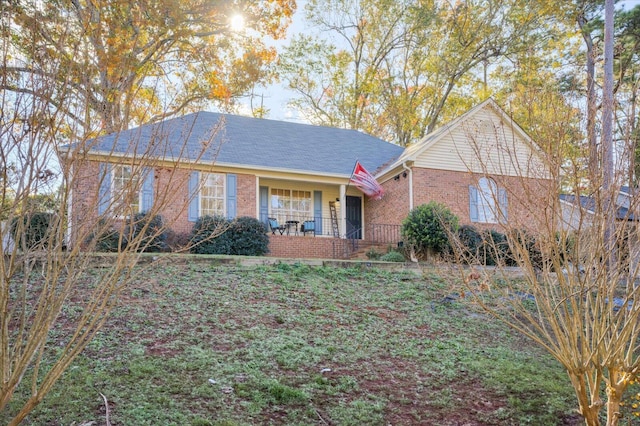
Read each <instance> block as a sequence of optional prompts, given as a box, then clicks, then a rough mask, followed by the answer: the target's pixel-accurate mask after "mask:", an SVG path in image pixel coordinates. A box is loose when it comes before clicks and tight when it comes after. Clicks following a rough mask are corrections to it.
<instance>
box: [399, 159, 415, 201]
mask: <svg viewBox="0 0 640 426" xmlns="http://www.w3.org/2000/svg"><path fill="white" fill-rule="evenodd" d="M402 168H403V169H405V170H406V171H407V172H409V211H411V210H413V169H412V168H411V167H407V162H406V161H404V162H403V163H402Z"/></svg>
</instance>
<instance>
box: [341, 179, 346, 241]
mask: <svg viewBox="0 0 640 426" xmlns="http://www.w3.org/2000/svg"><path fill="white" fill-rule="evenodd" d="M340 238H347V187H346V186H345V185H340Z"/></svg>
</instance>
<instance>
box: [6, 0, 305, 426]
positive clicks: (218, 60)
mask: <svg viewBox="0 0 640 426" xmlns="http://www.w3.org/2000/svg"><path fill="white" fill-rule="evenodd" d="M294 8H295V2H294V1H291V0H263V1H259V2H249V1H230V2H211V1H204V0H193V1H188V0H180V1H178V0H140V1H136V2H131V1H121V0H108V1H107V0H48V1H40V0H10V1H3V2H0V33H1V35H2V36H1V37H0V88H1V89H2V90H0V172H1V173H2V175H1V178H2V184H3V185H2V191H0V205H1V206H2V208H1V210H2V211H1V213H2V218H3V220H5V221H6V222H5V223H3V226H1V227H0V251H2V254H3V257H2V261H0V411H4V410H8V411H9V412H10V413H11V414H10V416H11V418H10V419H8V421H9V424H10V425H18V424H20V423H21V422H22V421H23V420H24V419H25V418H26V417H27V416H28V414H29V413H30V412H31V411H32V410H33V409H34V408H35V407H36V406H37V405H38V404H39V403H40V402H41V401H42V399H43V398H45V397H46V395H47V393H48V392H49V391H50V390H51V388H52V387H53V386H54V385H55V383H56V382H57V381H58V379H59V378H60V377H61V376H62V374H64V372H65V371H66V370H67V369H68V368H69V366H70V365H71V364H72V363H73V362H74V360H75V359H76V358H77V357H78V355H79V354H80V353H81V352H82V351H83V350H84V349H85V348H86V346H87V345H88V344H89V342H91V340H92V338H93V337H94V336H95V335H96V333H98V332H99V330H100V329H101V327H102V325H103V324H104V322H105V320H106V318H107V317H108V315H109V313H110V312H111V310H112V309H113V308H114V307H115V306H116V304H117V301H118V299H119V297H120V294H121V292H122V290H123V289H124V288H126V286H127V284H128V283H130V282H131V279H132V278H134V277H135V276H136V274H139V273H140V271H141V269H140V268H141V266H140V265H139V263H138V261H139V260H140V256H141V253H142V252H143V251H145V250H147V249H151V248H153V247H152V241H154V240H155V239H156V238H159V237H161V236H162V235H164V233H165V232H167V229H169V228H170V227H171V224H172V221H173V220H175V218H171V217H167V216H166V215H165V216H163V217H162V218H161V219H162V220H160V217H159V215H160V214H161V213H163V212H164V210H163V209H164V207H166V206H168V205H171V206H172V207H175V208H176V209H177V210H180V208H181V206H180V203H183V204H184V200H178V198H179V197H177V196H176V194H175V193H171V192H169V191H168V190H167V189H166V188H169V187H171V185H170V184H167V187H166V188H157V189H156V192H154V202H153V205H152V206H150V207H146V208H147V209H148V210H146V212H145V214H143V215H140V214H133V213H135V211H133V209H132V207H131V206H132V205H137V204H136V203H137V202H138V201H139V200H137V197H138V194H139V193H140V192H141V189H142V185H143V181H144V180H145V179H148V178H149V175H148V173H149V172H148V171H149V169H154V168H156V167H158V166H159V163H158V161H159V160H158V158H162V157H164V155H166V156H168V155H171V156H172V158H174V159H175V162H174V163H172V164H166V163H163V168H164V172H165V173H166V174H167V180H168V182H175V183H176V184H183V185H186V182H185V181H184V179H185V178H184V177H181V176H182V175H181V174H180V173H179V171H178V170H177V168H178V167H179V164H180V157H181V155H180V154H176V152H184V147H183V149H180V147H175V146H174V148H176V149H177V151H173V152H171V153H164V155H163V153H158V152H154V148H153V146H154V142H157V144H158V145H159V146H164V145H166V140H163V138H166V137H167V135H165V134H162V132H158V133H157V134H154V135H153V136H152V139H153V141H152V142H151V143H149V145H148V146H146V145H145V146H141V147H133V145H134V144H136V143H137V141H135V140H131V141H129V142H130V143H131V144H132V149H133V151H134V152H135V155H134V157H133V158H132V159H131V164H130V166H131V169H132V174H133V175H134V176H135V177H134V178H133V179H130V180H128V181H126V182H125V183H123V185H122V188H120V189H118V190H117V195H114V197H113V199H112V200H111V202H110V203H109V205H108V206H106V205H105V206H104V211H103V212H101V213H100V211H101V209H98V204H100V205H102V203H103V202H102V201H100V196H99V193H98V191H99V189H98V187H100V186H102V184H98V185H97V186H96V192H95V193H93V194H89V193H86V194H83V198H84V199H83V200H82V201H83V202H86V203H87V205H88V206H89V209H90V210H91V211H94V212H98V217H90V215H87V217H86V218H84V219H85V221H84V222H85V224H86V226H83V227H78V228H77V229H73V230H72V231H73V232H74V233H76V234H77V235H76V238H77V240H78V241H82V244H76V245H74V246H73V247H68V246H67V244H66V239H67V237H68V235H69V232H70V231H71V230H70V229H69V227H68V224H67V220H66V218H67V217H68V215H69V214H70V212H69V210H68V209H69V207H70V205H71V203H72V188H74V187H78V186H80V185H82V184H84V183H85V182H86V180H87V179H94V180H95V181H96V182H101V183H104V184H110V182H109V181H108V179H109V177H108V176H107V174H106V172H105V171H104V170H102V169H101V170H93V171H92V170H91V168H87V167H86V161H87V158H86V151H87V150H86V146H88V145H90V144H91V143H93V142H94V141H95V139H94V138H95V137H96V136H98V135H101V134H104V133H107V132H118V131H121V130H123V129H126V128H128V127H130V126H132V125H137V124H142V123H146V122H150V121H151V122H152V121H156V120H161V119H163V118H165V117H169V116H172V115H177V114H181V113H184V112H187V111H191V110H196V109H200V108H202V107H203V106H204V105H209V104H210V103H214V104H217V105H218V106H219V108H222V109H224V108H230V107H232V105H233V102H234V100H236V99H238V98H239V97H240V96H241V95H242V94H243V93H244V92H245V91H246V90H247V89H248V88H250V87H251V86H252V85H253V84H256V83H259V82H261V81H264V79H265V78H266V77H268V73H267V71H268V68H267V66H268V65H269V63H270V62H272V61H273V60H274V58H275V52H274V50H273V49H272V48H268V47H266V46H265V44H264V43H263V42H262V40H261V38H262V37H267V36H269V37H281V36H283V34H284V30H285V28H286V26H287V25H288V22H289V20H290V17H291V14H292V13H293V11H294ZM236 13H239V14H242V15H243V16H244V19H245V21H246V22H247V25H249V26H250V27H251V29H250V30H247V32H245V33H242V34H238V33H235V32H233V31H231V29H230V27H229V20H230V18H231V16H232V15H233V14H236ZM218 130H219V128H216V129H212V130H211V132H210V134H209V135H208V136H209V137H208V138H203V140H202V141H201V148H202V152H201V153H204V152H205V151H206V150H207V149H209V148H210V146H211V145H212V140H213V139H214V138H215V135H216V132H217V131H218ZM70 142H73V143H70ZM62 144H66V146H65V149H64V150H62V151H61V150H60V149H59V148H60V146H61V145H62ZM190 155H191V156H193V155H195V156H196V157H197V155H198V153H190ZM190 158H191V159H193V157H190ZM58 159H59V160H60V161H57V160H58ZM196 160H197V159H196ZM117 161H119V159H116V158H113V159H112V162H117ZM79 170H84V171H85V172H86V173H84V174H80V173H81V172H78V171H79ZM145 176H146V177H145ZM152 177H153V176H152ZM43 194H51V196H52V199H53V201H54V202H53V205H54V206H55V208H53V210H52V211H47V212H43V211H42V210H41V209H40V207H39V204H38V203H34V202H33V200H34V199H38V197H41V196H42V195H43ZM74 201H77V200H76V199H74ZM182 208H186V206H184V205H183V206H182ZM43 217H46V218H47V222H46V223H47V226H46V227H42V228H39V231H38V233H37V238H33V235H34V232H33V230H32V229H31V227H32V223H34V220H35V219H38V220H40V218H43ZM39 223H40V222H39ZM105 236H109V238H115V241H116V242H117V243H116V246H117V247H118V250H117V253H113V255H111V256H109V258H108V259H105V260H104V263H105V264H104V267H102V268H101V269H100V272H99V273H93V272H92V271H93V268H94V266H95V261H96V258H95V257H94V254H93V253H94V251H95V250H96V248H97V247H98V246H99V245H100V244H101V241H103V240H104V237H105ZM80 286H82V287H83V288H86V289H88V291H89V292H90V293H91V295H90V296H89V297H87V299H86V300H79V299H77V297H76V298H75V299H74V296H75V295H77V294H78V292H77V290H78V288H79V287H80ZM62 318H64V324H65V327H61V322H62V320H61V319H62ZM53 335H56V336H57V337H56V338H55V339H54V338H52V336H53ZM102 397H103V398H104V401H105V404H107V405H108V401H107V397H106V396H104V395H103V396H102ZM8 407H10V409H9V408H8ZM107 423H109V419H108V417H107Z"/></svg>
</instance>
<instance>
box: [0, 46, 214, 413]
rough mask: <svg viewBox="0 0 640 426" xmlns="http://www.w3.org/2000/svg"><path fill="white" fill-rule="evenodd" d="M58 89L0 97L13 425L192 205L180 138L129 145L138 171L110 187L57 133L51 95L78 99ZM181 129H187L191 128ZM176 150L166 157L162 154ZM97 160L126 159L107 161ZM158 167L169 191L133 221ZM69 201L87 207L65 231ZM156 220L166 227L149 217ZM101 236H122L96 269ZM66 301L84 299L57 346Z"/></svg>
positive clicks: (3, 329)
mask: <svg viewBox="0 0 640 426" xmlns="http://www.w3.org/2000/svg"><path fill="white" fill-rule="evenodd" d="M5 40H6V39H5ZM0 47H1V48H2V49H3V50H2V61H3V67H2V68H1V70H4V71H5V72H1V73H0V79H3V78H4V79H6V78H7V75H6V69H7V67H6V64H7V63H8V62H9V61H11V53H12V52H11V51H10V47H9V45H8V44H7V43H6V42H5V43H3V44H2V45H0ZM47 66H48V67H49V68H50V69H49V70H48V71H50V73H51V74H52V75H54V74H55V75H60V73H62V72H63V71H62V70H61V69H59V68H58V66H59V63H55V62H50V63H48V65H47ZM58 82H59V81H57V82H55V84H54V82H52V81H49V80H48V79H47V78H34V79H26V80H23V81H21V82H20V84H22V86H23V87H25V89H26V90H25V91H24V92H23V93H17V94H16V93H10V92H7V91H3V92H0V111H2V115H1V116H0V167H1V170H2V175H1V176H0V179H2V191H1V192H0V197H1V198H0V206H2V207H1V213H2V215H1V216H2V218H3V219H4V222H3V226H2V228H1V230H0V247H1V249H2V253H3V259H2V261H1V262H0V379H1V381H0V411H3V410H5V409H7V407H8V405H9V403H10V402H12V411H11V415H12V416H13V419H12V420H11V422H10V423H9V424H11V425H17V424H19V423H20V422H21V421H22V420H23V419H24V418H25V417H26V416H27V415H28V413H29V412H30V411H32V410H33V409H34V407H35V406H36V405H37V404H38V403H39V402H40V401H42V399H43V398H44V397H45V396H46V395H47V393H48V392H49V391H50V390H51V388H52V386H53V385H54V384H55V383H56V381H57V380H58V379H59V378H60V376H61V375H62V374H63V372H64V371H65V370H66V369H67V368H68V367H69V366H70V365H71V363H72V362H73V361H74V359H75V358H76V357H77V356H78V354H80V353H81V352H82V350H83V349H84V348H85V347H86V346H87V344H88V343H89V342H90V341H91V339H92V338H93V337H94V336H95V334H96V333H97V332H98V330H100V328H101V327H102V325H103V324H104V322H105V319H106V318H107V316H108V315H109V313H110V312H111V310H112V309H113V308H114V306H115V305H116V303H117V300H118V295H119V294H120V292H121V291H122V290H123V288H125V287H126V285H127V283H128V282H129V281H130V280H131V279H132V278H133V277H134V275H135V274H136V273H137V272H136V271H138V269H136V270H135V271H134V267H135V266H136V265H137V264H138V260H139V258H140V256H141V253H142V252H144V251H145V250H147V249H149V248H151V247H152V246H153V245H154V244H155V242H156V241H157V240H158V237H160V236H161V235H163V233H165V232H166V230H167V229H168V227H170V226H171V223H172V221H173V220H175V219H176V217H177V216H179V214H180V212H181V211H184V209H186V205H187V203H188V199H185V197H184V194H182V195H181V197H180V196H179V195H180V194H177V193H176V191H175V188H176V186H177V185H178V186H179V185H182V186H184V187H186V179H187V177H188V172H186V171H185V170H184V169H181V168H180V164H181V163H180V160H181V158H183V157H185V156H187V151H186V150H185V149H184V147H183V148H182V149H181V148H180V141H168V140H167V139H166V134H162V133H161V132H158V134H155V135H153V137H152V140H149V141H146V142H145V144H142V143H139V141H135V140H131V141H128V143H129V144H130V147H131V152H132V154H131V155H130V156H129V157H128V158H127V159H126V161H127V164H128V166H129V167H130V169H129V170H130V171H131V173H130V176H129V177H128V179H121V180H120V182H119V185H113V182H111V180H110V177H109V176H108V175H107V174H106V173H104V172H103V170H101V168H100V167H98V166H97V165H96V164H97V163H95V161H93V160H94V159H93V158H92V157H91V152H90V149H89V148H90V147H91V146H92V144H94V143H95V141H94V140H78V141H75V142H74V143H71V144H66V145H64V146H61V145H60V142H61V141H60V135H61V129H67V128H68V126H69V125H70V124H69V121H68V120H67V119H66V117H64V116H63V113H61V112H60V111H61V109H60V108H52V107H51V104H50V103H49V102H48V101H47V99H48V98H49V96H50V95H51V93H52V91H54V90H55V91H56V97H57V99H58V102H65V103H69V104H71V103H73V102H74V99H73V98H71V97H65V98H61V97H60V92H59V89H58V86H57V85H56V84H57V83H58ZM31 93H37V94H38V96H31ZM184 130H185V132H184V134H188V132H189V129H184ZM216 131H217V129H212V130H211V135H210V136H211V137H210V139H209V140H205V141H203V143H202V145H201V148H200V152H189V153H188V155H189V160H191V161H197V160H198V158H199V156H200V155H201V154H202V153H204V152H205V151H206V150H208V149H213V147H212V145H211V144H212V140H213V138H214V135H215V133H216ZM74 133H75V134H82V133H83V132H74ZM62 140H63V141H64V139H62ZM169 146H171V147H172V152H171V158H169V157H168V155H167V156H165V151H164V148H166V147H169ZM101 161H103V162H108V163H109V162H111V163H114V164H115V163H117V162H122V161H125V160H123V159H122V157H117V156H116V155H115V154H112V155H111V156H107V157H103V158H102V159H101ZM160 171H162V176H163V184H162V185H160V184H156V183H154V196H153V201H152V203H149V204H148V205H147V206H145V209H146V214H144V215H141V214H136V213H139V212H140V211H141V206H140V205H139V201H138V200H140V198H139V194H140V191H141V190H142V186H143V185H144V178H145V176H146V175H148V174H149V173H150V174H151V176H152V177H153V174H155V173H160ZM92 183H93V184H92ZM102 184H107V185H112V187H113V191H112V194H111V195H112V196H111V197H110V199H109V200H108V201H105V200H104V199H102V198H101V195H100V193H99V191H100V190H99V188H100V187H101V186H102ZM172 188H173V189H172ZM81 190H83V191H81ZM42 194H49V195H50V196H52V197H53V198H54V199H55V203H54V205H55V208H53V209H51V208H50V207H49V210H48V211H42V209H41V208H40V207H39V206H41V204H39V203H34V202H33V199H34V197H37V196H39V195H42ZM74 203H82V204H83V205H84V207H85V208H84V210H83V217H82V218H81V219H82V221H81V223H82V226H73V227H70V226H69V223H70V221H69V219H70V214H71V209H70V207H71V206H72V205H73V204H74ZM169 207H171V208H169ZM167 212H173V213H172V214H167ZM159 215H162V216H163V217H162V219H163V221H161V222H160V221H154V220H150V219H152V218H156V217H158V216H159ZM36 217H44V218H46V220H45V223H44V225H42V226H35V225H34V219H35V218H36ZM105 235H108V236H110V237H111V238H115V240H116V243H117V244H116V246H115V247H116V249H115V253H112V254H109V255H105V256H108V257H107V258H106V260H105V261H104V262H101V268H100V270H99V272H96V271H95V270H93V269H92V268H93V265H94V264H95V259H96V256H95V253H94V250H95V248H96V246H97V245H98V244H100V242H101V240H102V238H103V237H104V236H105ZM80 286H82V287H84V288H89V289H91V293H90V294H91V295H90V297H89V298H87V299H86V300H80V301H79V300H73V301H72V300H71V299H72V298H73V297H76V296H75V295H76V294H77V292H76V289H78V288H79V287H80ZM70 304H74V306H78V304H79V305H80V306H81V307H82V310H81V312H79V313H78V314H77V315H75V316H74V315H67V314H64V315H65V318H64V322H65V328H64V330H61V334H59V335H58V337H56V338H55V339H54V338H53V333H54V331H55V330H56V329H59V327H60V322H61V320H62V319H61V315H63V311H64V309H65V307H67V306H70ZM58 331H60V330H58ZM16 407H17V408H16Z"/></svg>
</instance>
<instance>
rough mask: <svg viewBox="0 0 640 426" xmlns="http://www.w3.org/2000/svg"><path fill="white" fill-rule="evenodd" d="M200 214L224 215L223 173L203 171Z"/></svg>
mask: <svg viewBox="0 0 640 426" xmlns="http://www.w3.org/2000/svg"><path fill="white" fill-rule="evenodd" d="M200 216H224V175H223V174H219V173H203V174H202V186H201V189H200Z"/></svg>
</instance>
